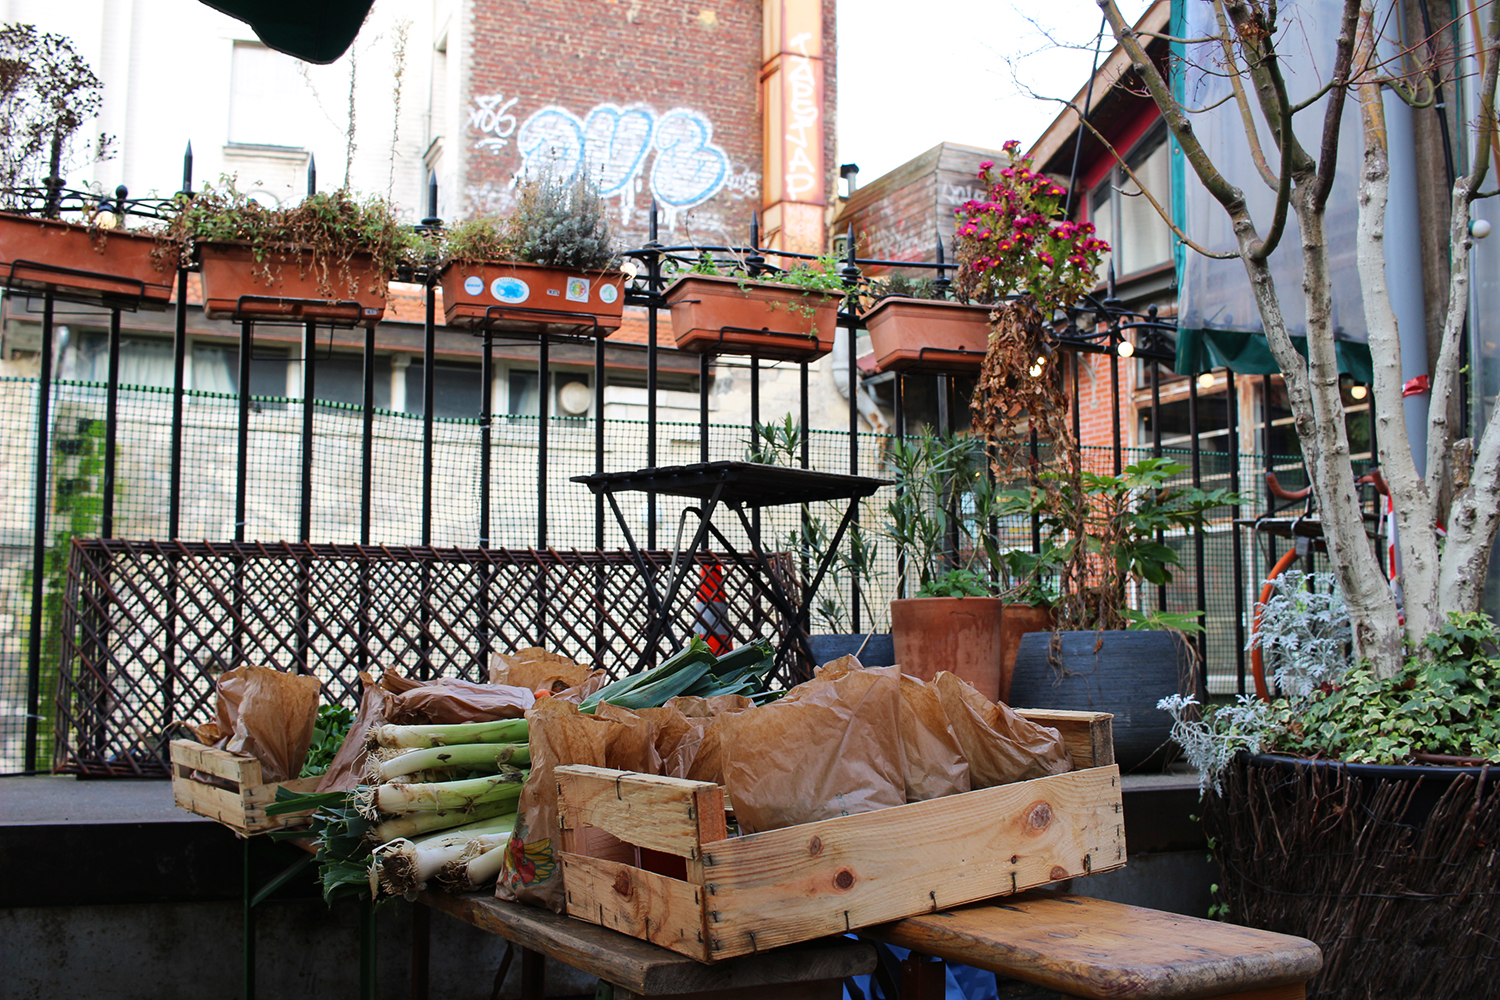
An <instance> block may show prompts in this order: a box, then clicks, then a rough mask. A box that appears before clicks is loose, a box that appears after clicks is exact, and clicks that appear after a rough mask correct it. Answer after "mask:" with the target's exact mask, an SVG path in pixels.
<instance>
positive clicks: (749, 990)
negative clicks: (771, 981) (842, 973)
mask: <svg viewBox="0 0 1500 1000" xmlns="http://www.w3.org/2000/svg"><path fill="white" fill-rule="evenodd" d="M614 994H615V995H614V1000H644V998H645V996H646V994H644V993H632V992H631V991H629V990H615V991H614ZM765 996H766V988H765V987H764V986H741V987H738V988H735V989H728V990H703V991H699V992H694V993H678V994H673V1000H765ZM843 996H844V981H843V980H842V979H819V980H817V981H815V982H810V983H786V984H785V985H782V986H777V987H776V1000H842V998H843Z"/></svg>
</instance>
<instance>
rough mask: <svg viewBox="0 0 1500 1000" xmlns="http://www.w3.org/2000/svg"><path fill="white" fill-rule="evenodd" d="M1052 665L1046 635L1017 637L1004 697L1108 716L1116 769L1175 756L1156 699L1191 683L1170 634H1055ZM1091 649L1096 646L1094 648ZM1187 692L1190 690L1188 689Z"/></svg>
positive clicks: (1154, 764) (1183, 654) (1167, 721)
mask: <svg viewBox="0 0 1500 1000" xmlns="http://www.w3.org/2000/svg"><path fill="white" fill-rule="evenodd" d="M1058 636H1059V639H1060V642H1061V651H1060V657H1059V662H1058V663H1057V664H1053V663H1050V662H1049V651H1050V646H1051V642H1052V633H1050V632H1032V633H1029V634H1027V635H1024V636H1022V637H1021V647H1020V649H1019V650H1018V651H1017V652H1016V669H1015V674H1014V676H1013V677H1012V678H1011V687H1010V702H1011V704H1012V705H1015V706H1017V707H1020V708H1053V709H1067V710H1071V711H1078V712H1111V713H1113V714H1114V717H1115V718H1114V736H1115V761H1116V762H1117V763H1118V764H1119V765H1120V770H1121V771H1133V770H1149V769H1151V768H1158V767H1161V766H1162V765H1164V764H1166V763H1168V762H1169V761H1170V760H1171V759H1173V758H1174V757H1175V756H1176V745H1175V744H1172V743H1170V742H1169V740H1168V736H1169V734H1170V733H1171V731H1172V717H1171V716H1169V715H1168V714H1167V713H1166V712H1163V711H1161V710H1160V709H1158V708H1157V707H1156V703H1157V701H1159V700H1160V699H1162V698H1164V697H1166V696H1167V695H1169V694H1172V693H1174V692H1176V691H1179V690H1181V688H1180V687H1179V684H1180V683H1181V682H1182V680H1184V679H1185V680H1186V681H1187V683H1189V684H1190V685H1191V683H1192V681H1191V674H1190V673H1189V660H1188V654H1187V650H1186V649H1185V648H1184V647H1183V643H1182V640H1181V639H1179V638H1177V636H1176V635H1174V634H1173V633H1171V632H1126V631H1119V632H1061V633H1058ZM1096 646H1098V649H1097V651H1096V649H1095V647H1096ZM1188 690H1192V688H1191V687H1189V688H1188Z"/></svg>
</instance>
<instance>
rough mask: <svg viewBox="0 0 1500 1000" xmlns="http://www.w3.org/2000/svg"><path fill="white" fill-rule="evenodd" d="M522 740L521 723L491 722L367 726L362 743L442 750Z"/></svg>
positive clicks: (508, 720)
mask: <svg viewBox="0 0 1500 1000" xmlns="http://www.w3.org/2000/svg"><path fill="white" fill-rule="evenodd" d="M525 739H526V720H525V719H503V720H499V721H494V722H462V723H458V724H456V725H443V726H438V725H433V726H392V725H384V726H371V727H370V730H369V732H368V733H367V734H366V742H367V743H368V744H369V746H371V747H372V748H373V747H401V748H403V749H411V748H416V747H446V746H459V745H461V744H465V743H521V742H524V741H525Z"/></svg>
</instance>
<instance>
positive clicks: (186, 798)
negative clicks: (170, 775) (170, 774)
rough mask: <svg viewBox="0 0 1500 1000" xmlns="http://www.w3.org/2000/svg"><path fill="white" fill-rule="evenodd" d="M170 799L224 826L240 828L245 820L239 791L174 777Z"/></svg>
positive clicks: (243, 805) (242, 801)
mask: <svg viewBox="0 0 1500 1000" xmlns="http://www.w3.org/2000/svg"><path fill="white" fill-rule="evenodd" d="M172 801H174V802H175V803H176V804H177V805H178V806H179V807H180V808H183V809H186V810H188V811H189V812H194V813H197V814H198V815H199V816H207V817H208V818H209V819H212V820H217V821H219V822H220V823H223V824H225V825H226V826H232V827H235V828H237V829H238V828H241V827H243V825H244V821H245V803H244V800H243V799H241V798H240V793H239V792H237V791H234V790H232V789H228V788H220V787H218V786H217V785H205V784H204V783H203V782H201V781H189V780H186V779H174V780H173V782H172Z"/></svg>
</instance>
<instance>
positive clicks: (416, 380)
mask: <svg viewBox="0 0 1500 1000" xmlns="http://www.w3.org/2000/svg"><path fill="white" fill-rule="evenodd" d="M426 367H427V366H426V365H425V364H424V363H423V361H422V359H420V358H415V359H413V360H412V363H411V364H410V365H408V366H407V368H406V412H407V413H415V414H418V415H420V414H421V413H422V377H423V374H424V372H425V370H426ZM433 368H434V369H436V371H435V372H434V373H433V378H432V415H433V416H434V417H438V418H446V419H452V418H455V417H461V418H464V419H467V420H478V419H479V404H480V384H479V366H478V365H453V364H436V365H433ZM533 377H535V376H533Z"/></svg>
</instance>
